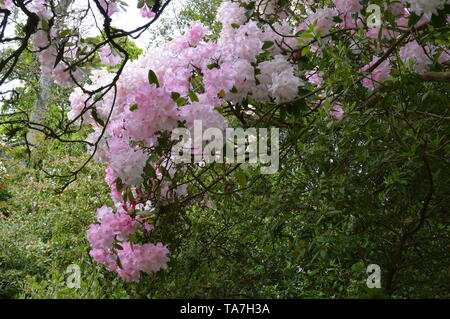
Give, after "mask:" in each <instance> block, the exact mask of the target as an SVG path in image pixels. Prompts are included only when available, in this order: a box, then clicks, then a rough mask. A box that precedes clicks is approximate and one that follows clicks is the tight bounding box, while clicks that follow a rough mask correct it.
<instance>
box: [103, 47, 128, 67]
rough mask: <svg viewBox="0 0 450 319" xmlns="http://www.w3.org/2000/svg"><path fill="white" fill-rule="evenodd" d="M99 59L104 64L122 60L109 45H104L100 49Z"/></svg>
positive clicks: (115, 63) (112, 63) (113, 63)
mask: <svg viewBox="0 0 450 319" xmlns="http://www.w3.org/2000/svg"><path fill="white" fill-rule="evenodd" d="M99 54H100V59H101V60H102V63H103V64H106V65H111V66H112V65H117V64H119V63H120V61H122V58H121V57H120V56H119V55H115V54H114V53H112V51H111V47H110V46H109V45H105V46H103V47H102V48H101V49H100V52H99Z"/></svg>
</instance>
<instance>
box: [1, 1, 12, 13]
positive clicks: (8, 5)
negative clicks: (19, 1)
mask: <svg viewBox="0 0 450 319" xmlns="http://www.w3.org/2000/svg"><path fill="white" fill-rule="evenodd" d="M12 6H13V2H12V0H3V1H0V9H4V10H10V11H11V8H12Z"/></svg>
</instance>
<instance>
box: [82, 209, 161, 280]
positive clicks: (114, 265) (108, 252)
mask: <svg viewBox="0 0 450 319" xmlns="http://www.w3.org/2000/svg"><path fill="white" fill-rule="evenodd" d="M97 213H98V215H97V216H98V221H99V222H100V224H94V225H91V226H90V228H89V230H88V231H87V232H86V234H87V238H88V240H89V242H90V244H91V246H92V250H91V251H90V252H89V254H90V255H91V256H92V258H94V259H95V260H96V261H97V262H98V263H100V264H104V265H106V266H107V268H108V269H109V270H110V271H115V272H117V273H118V274H119V276H120V277H121V278H122V279H123V280H125V281H129V282H132V281H139V277H140V274H141V272H145V273H152V272H157V271H159V270H160V269H165V268H167V262H168V261H169V258H168V257H167V254H168V253H169V251H168V249H167V248H166V247H165V246H164V245H163V244H161V243H157V244H156V245H154V244H144V245H136V244H131V243H130V242H128V241H127V239H128V236H129V235H130V234H133V233H135V232H136V230H137V229H138V224H139V222H137V221H136V220H133V219H132V218H131V217H130V216H129V215H128V214H126V213H117V214H115V213H113V210H112V209H111V208H109V207H106V206H103V207H102V208H100V209H99V210H98V212H97ZM142 228H143V229H145V230H146V231H151V230H152V229H153V227H152V225H149V224H146V223H144V224H143V225H142ZM114 247H116V249H113V248H114Z"/></svg>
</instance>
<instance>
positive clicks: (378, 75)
mask: <svg viewBox="0 0 450 319" xmlns="http://www.w3.org/2000/svg"><path fill="white" fill-rule="evenodd" d="M379 59H380V58H379V57H377V56H374V57H373V59H372V62H370V63H369V64H368V65H366V66H364V67H363V68H362V69H361V70H360V71H361V72H365V71H367V70H368V69H369V68H371V67H372V66H373V65H374V64H375V63H377V62H378V60H379ZM390 73H391V65H390V64H389V61H388V60H385V61H383V62H382V63H381V64H380V65H378V66H377V67H376V68H375V69H374V70H373V71H372V72H371V74H369V75H368V76H366V77H365V78H364V79H363V80H362V85H363V86H364V87H366V88H368V89H375V88H377V87H378V86H380V84H381V82H383V81H386V80H387V79H388V78H389V76H390Z"/></svg>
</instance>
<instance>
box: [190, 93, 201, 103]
mask: <svg viewBox="0 0 450 319" xmlns="http://www.w3.org/2000/svg"><path fill="white" fill-rule="evenodd" d="M189 98H190V99H191V102H199V101H200V100H199V99H198V96H197V94H196V93H195V92H194V91H192V90H191V91H189Z"/></svg>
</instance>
